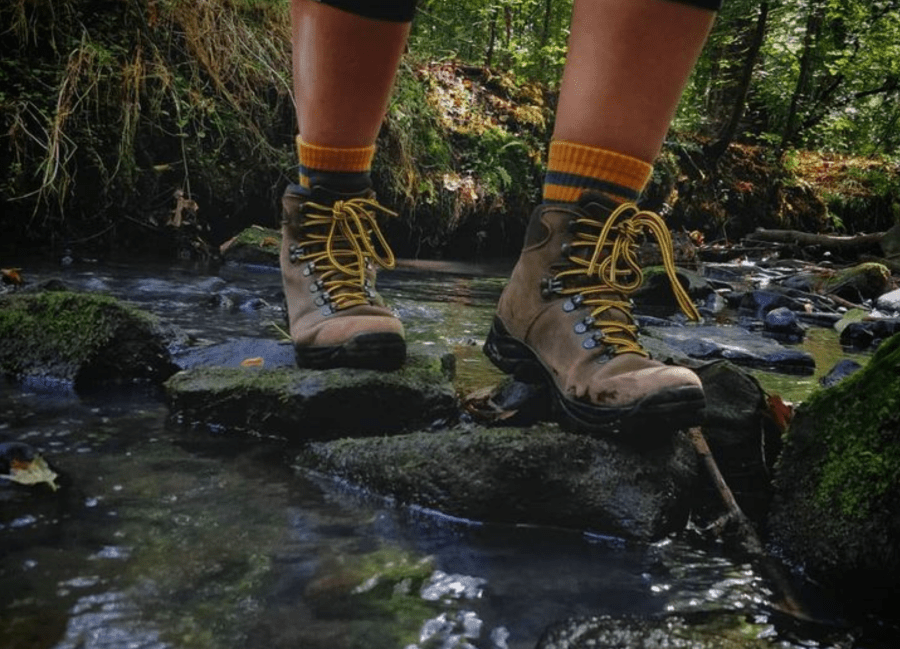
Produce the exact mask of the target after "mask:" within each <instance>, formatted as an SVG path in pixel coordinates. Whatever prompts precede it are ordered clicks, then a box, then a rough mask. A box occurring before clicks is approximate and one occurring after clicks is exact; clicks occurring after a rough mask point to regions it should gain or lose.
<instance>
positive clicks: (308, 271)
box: [303, 261, 316, 277]
mask: <svg viewBox="0 0 900 649" xmlns="http://www.w3.org/2000/svg"><path fill="white" fill-rule="evenodd" d="M315 272H316V262H314V261H311V262H309V263H308V264H306V268H304V269H303V276H304V277H309V276H310V275H312V274H313V273H315Z"/></svg>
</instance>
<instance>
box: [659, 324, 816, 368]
mask: <svg viewBox="0 0 900 649" xmlns="http://www.w3.org/2000/svg"><path fill="white" fill-rule="evenodd" d="M642 333H643V334H644V336H643V337H642V338H641V342H642V343H645V347H646V348H647V349H648V350H649V351H650V352H651V353H653V354H654V356H657V357H662V358H664V357H672V358H675V359H676V360H677V359H678V358H679V357H682V356H687V357H689V358H692V359H695V360H701V361H711V360H718V359H723V360H728V361H731V362H732V363H735V364H737V365H742V366H744V367H757V368H765V369H771V370H774V371H778V372H784V373H787V374H812V373H813V371H814V370H815V360H814V359H813V357H812V356H811V355H810V354H807V353H806V352H802V351H799V350H795V349H789V348H787V347H784V346H782V345H780V344H778V343H777V342H775V341H774V340H769V339H766V338H763V337H761V336H759V335H755V334H752V333H751V332H749V331H747V330H746V329H744V328H742V327H736V326H711V325H700V326H687V327H645V328H644V329H643V331H642ZM666 348H669V350H670V351H669V352H667V350H666ZM673 348H674V349H673Z"/></svg>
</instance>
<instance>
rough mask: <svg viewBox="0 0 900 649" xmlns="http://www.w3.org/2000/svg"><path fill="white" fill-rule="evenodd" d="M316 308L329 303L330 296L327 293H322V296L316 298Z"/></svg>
mask: <svg viewBox="0 0 900 649" xmlns="http://www.w3.org/2000/svg"><path fill="white" fill-rule="evenodd" d="M315 302H316V306H325V305H326V304H328V303H330V302H331V296H330V295H328V293H323V294H322V295H320V296H318V297H317V298H316V301H315Z"/></svg>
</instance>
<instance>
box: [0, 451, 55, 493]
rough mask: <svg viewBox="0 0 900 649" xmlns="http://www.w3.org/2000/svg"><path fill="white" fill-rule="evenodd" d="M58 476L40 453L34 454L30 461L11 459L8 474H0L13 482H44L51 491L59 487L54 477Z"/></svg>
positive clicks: (31, 483)
mask: <svg viewBox="0 0 900 649" xmlns="http://www.w3.org/2000/svg"><path fill="white" fill-rule="evenodd" d="M58 477H59V476H58V475H57V474H56V472H54V471H53V469H51V468H50V467H49V466H48V465H47V462H46V461H45V460H44V458H42V457H41V456H40V455H35V456H34V458H32V459H31V461H22V460H13V461H12V462H11V463H10V467H9V474H7V475H0V478H6V479H7V480H12V481H13V482H18V483H19V484H23V485H34V484H40V483H42V482H46V483H47V484H48V485H50V488H51V489H52V490H53V491H56V490H57V489H59V486H58V485H57V484H56V478H58Z"/></svg>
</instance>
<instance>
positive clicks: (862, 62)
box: [0, 0, 900, 257]
mask: <svg viewBox="0 0 900 649" xmlns="http://www.w3.org/2000/svg"><path fill="white" fill-rule="evenodd" d="M571 5H572V2H571V0H421V2H420V3H419V9H418V14H417V16H416V19H415V21H414V24H413V30H412V34H411V37H410V43H409V48H408V51H407V53H406V54H405V56H404V58H403V61H402V64H401V67H400V71H399V74H398V78H397V82H396V88H395V92H394V95H393V98H392V101H391V104H390V108H389V110H388V115H387V118H386V120H385V123H384V126H383V128H382V130H381V133H380V135H379V142H378V152H377V157H376V161H375V172H374V182H375V188H376V191H377V192H378V194H379V196H380V198H381V200H382V202H384V203H385V204H386V205H389V206H391V207H393V208H395V209H397V210H398V211H399V212H400V218H399V219H393V220H392V221H391V223H390V224H389V226H388V227H387V228H386V229H387V231H388V234H389V236H390V239H391V241H392V243H393V245H394V247H395V248H396V249H397V251H398V253H399V254H401V255H406V256H413V255H420V256H448V257H471V256H473V255H482V256H483V255H511V254H515V253H516V252H517V249H518V247H519V245H520V243H521V234H522V231H523V230H524V224H525V221H526V219H527V215H528V213H529V211H530V208H531V207H532V206H533V205H534V204H535V202H536V201H538V200H539V197H540V182H541V178H542V175H543V171H544V168H545V162H546V146H547V143H548V141H549V137H550V133H551V130H552V122H553V114H554V108H555V102H556V96H557V90H558V86H559V80H560V76H561V72H562V67H563V63H564V60H565V52H566V41H567V37H568V30H569V15H570V12H571ZM288 10H289V2H288V0H206V1H203V2H192V1H188V0H7V1H6V2H4V3H2V5H0V48H2V49H0V51H2V52H3V54H2V58H0V122H2V130H0V137H2V142H0V197H2V201H3V214H2V217H0V237H2V238H0V241H2V243H0V252H4V251H5V252H6V253H7V254H9V253H10V251H11V250H15V251H16V252H17V253H21V252H22V251H23V250H29V249H39V250H44V251H57V252H58V251H62V250H77V251H86V252H87V251H90V252H91V253H93V254H114V253H115V252H119V253H121V252H125V253H127V254H129V255H136V254H142V253H148V254H154V255H159V254H164V255H171V254H179V255H181V256H208V255H210V254H214V253H215V249H216V246H217V245H218V244H219V243H221V242H222V241H224V240H226V239H227V238H228V237H230V236H232V235H234V234H235V233H236V232H238V231H240V230H241V229H242V228H244V227H246V226H247V225H250V224H252V223H258V224H262V225H266V226H275V225H276V224H277V222H278V219H279V198H280V195H281V192H282V191H283V189H284V187H285V185H286V184H287V183H288V182H291V181H293V180H294V174H295V173H296V159H295V153H294V142H293V140H294V135H295V126H294V112H293V105H292V101H291V96H290V87H291V81H290V29H289V20H288ZM647 92H648V93H652V92H653V88H649V87H648V88H647ZM644 203H645V205H646V206H647V207H649V208H651V209H655V210H658V211H660V212H662V213H664V214H665V215H666V216H667V218H668V219H669V223H670V225H671V227H673V228H676V229H677V228H684V229H686V230H691V231H696V232H699V233H702V235H703V236H704V237H705V238H706V240H707V241H711V240H722V241H735V240H737V239H739V238H740V237H741V236H743V235H744V234H746V233H748V232H751V231H752V230H753V229H755V228H756V227H760V226H763V227H780V228H796V229H802V230H806V231H812V232H830V231H839V232H847V233H856V232H862V231H868V232H872V231H878V230H885V229H887V228H889V227H891V226H892V225H893V224H895V223H898V222H900V0H876V1H863V0H803V1H800V2H779V1H774V0H773V1H771V2H760V1H758V0H756V1H750V0H726V2H725V4H724V7H723V9H722V11H721V13H720V15H719V17H718V20H717V22H716V25H715V28H714V31H713V33H712V35H711V37H710V40H709V42H708V44H707V46H706V48H705V50H704V52H703V54H702V57H701V59H700V61H699V63H698V65H697V67H696V70H695V72H694V74H693V76H692V78H691V80H690V83H689V85H688V87H687V90H686V92H685V95H684V98H683V100H682V103H681V106H680V109H679V112H678V115H677V117H676V119H675V121H674V123H673V126H672V129H671V131H670V134H669V138H668V139H667V142H666V145H665V148H664V151H663V153H662V154H661V156H660V158H659V160H658V161H657V165H656V170H655V172H654V176H653V180H652V181H651V185H650V187H649V188H648V191H647V193H646V197H645V199H644Z"/></svg>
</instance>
